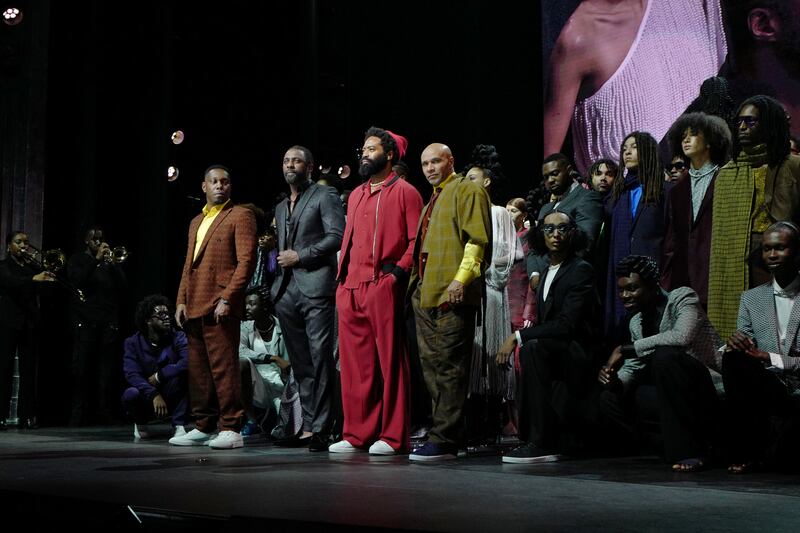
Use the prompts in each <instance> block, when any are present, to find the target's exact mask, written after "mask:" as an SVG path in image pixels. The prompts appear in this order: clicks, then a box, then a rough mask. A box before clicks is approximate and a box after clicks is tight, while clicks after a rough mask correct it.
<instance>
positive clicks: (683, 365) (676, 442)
mask: <svg viewBox="0 0 800 533" xmlns="http://www.w3.org/2000/svg"><path fill="white" fill-rule="evenodd" d="M647 385H653V386H654V387H655V392H656V403H655V405H652V404H651V405H650V406H641V405H635V402H637V401H640V399H642V398H646V397H647V395H639V394H637V388H638V387H641V386H647ZM600 410H601V412H602V415H603V417H604V419H605V421H606V422H607V423H608V424H609V425H610V427H611V429H612V431H613V432H615V433H616V437H617V439H618V440H619V442H621V443H630V442H635V441H636V440H638V435H637V423H636V415H635V413H636V412H638V413H643V412H644V413H647V412H648V411H650V412H652V411H655V413H653V414H655V415H656V416H657V418H658V420H659V425H660V428H661V436H662V438H663V441H664V454H665V457H666V459H667V461H670V462H675V461H680V460H682V459H688V458H692V457H705V456H707V455H708V453H709V450H710V445H711V441H712V438H713V436H714V435H715V433H716V431H715V429H716V428H717V427H718V420H719V413H720V411H719V401H718V399H717V395H716V390H715V389H714V383H713V382H712V381H711V374H709V372H708V369H707V368H706V367H705V366H704V365H703V363H701V362H700V361H698V360H697V359H695V358H694V357H692V356H690V355H688V354H687V353H686V352H685V351H683V350H682V349H680V348H676V347H667V346H662V347H658V348H656V350H655V353H654V354H653V355H652V356H650V358H649V362H648V364H647V366H646V367H645V370H644V371H642V373H641V374H639V375H638V376H637V379H636V383H635V384H633V385H632V386H631V387H630V388H629V389H628V390H627V391H626V392H625V393H623V392H622V390H621V389H619V390H605V391H603V393H602V394H601V395H600Z"/></svg>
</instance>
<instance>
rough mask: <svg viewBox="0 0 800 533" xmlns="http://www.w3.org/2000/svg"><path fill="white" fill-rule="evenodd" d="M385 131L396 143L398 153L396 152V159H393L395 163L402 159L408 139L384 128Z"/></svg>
mask: <svg viewBox="0 0 800 533" xmlns="http://www.w3.org/2000/svg"><path fill="white" fill-rule="evenodd" d="M386 133H388V134H389V135H391V136H392V139H394V142H395V144H396V145H397V152H398V153H397V160H396V161H395V163H396V162H397V161H399V160H400V159H403V156H404V155H406V148H408V139H406V138H405V137H403V136H402V135H398V134H396V133H392V132H391V131H389V130H386Z"/></svg>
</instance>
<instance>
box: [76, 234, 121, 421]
mask: <svg viewBox="0 0 800 533" xmlns="http://www.w3.org/2000/svg"><path fill="white" fill-rule="evenodd" d="M84 244H85V245H86V248H85V249H84V250H83V251H82V252H79V253H76V254H74V255H73V256H72V257H70V258H69V261H67V277H68V279H69V282H70V283H71V284H72V285H73V286H75V287H76V288H78V289H80V290H81V291H82V292H83V294H84V295H85V301H81V300H80V299H79V298H78V297H77V296H76V295H73V298H72V299H71V300H70V319H71V321H72V327H73V332H74V335H73V343H74V344H73V349H72V391H73V392H72V414H71V417H70V425H72V426H80V425H85V424H90V423H110V422H112V421H113V420H114V418H115V417H114V413H113V411H112V406H113V405H115V401H116V397H115V396H116V393H117V390H118V388H119V387H117V386H116V385H117V383H118V381H119V379H118V377H117V376H120V374H121V371H120V370H121V369H120V368H119V366H120V361H119V356H118V349H117V346H116V340H117V333H118V331H119V318H118V317H119V304H120V301H121V299H122V294H123V292H124V290H125V288H126V287H127V280H126V278H125V273H124V272H123V270H122V268H121V267H120V266H119V261H115V260H114V254H110V253H109V252H110V250H111V249H110V247H109V245H108V243H106V242H105V239H104V233H103V230H102V228H100V227H97V226H94V227H91V228H89V229H88V230H87V231H86V234H85V238H84Z"/></svg>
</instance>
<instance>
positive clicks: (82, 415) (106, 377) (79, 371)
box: [70, 321, 122, 426]
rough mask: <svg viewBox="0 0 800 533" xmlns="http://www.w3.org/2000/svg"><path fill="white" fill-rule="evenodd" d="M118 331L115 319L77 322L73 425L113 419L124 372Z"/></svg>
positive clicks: (74, 359)
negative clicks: (111, 320)
mask: <svg viewBox="0 0 800 533" xmlns="http://www.w3.org/2000/svg"><path fill="white" fill-rule="evenodd" d="M118 331H119V327H118V326H117V324H116V323H113V322H87V321H83V322H77V323H75V324H74V329H73V332H74V340H73V343H74V344H73V349H72V415H71V417H70V425H73V426H77V425H82V424H87V423H94V422H100V423H108V422H110V421H112V420H113V418H114V412H115V411H116V409H115V408H116V407H118V406H119V399H118V398H119V387H118V384H119V381H120V377H121V375H122V373H121V365H122V358H121V357H120V354H119V352H118V350H117V349H116V348H117V346H116V343H115V341H116V339H117V333H118Z"/></svg>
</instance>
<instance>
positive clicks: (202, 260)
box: [177, 203, 256, 319]
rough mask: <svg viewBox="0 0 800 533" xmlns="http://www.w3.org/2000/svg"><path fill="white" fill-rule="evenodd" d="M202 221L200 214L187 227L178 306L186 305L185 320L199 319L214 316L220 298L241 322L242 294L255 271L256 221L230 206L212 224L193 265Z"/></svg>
mask: <svg viewBox="0 0 800 533" xmlns="http://www.w3.org/2000/svg"><path fill="white" fill-rule="evenodd" d="M202 220H203V214H202V213H201V214H199V215H197V216H196V217H195V218H194V219H193V220H192V222H191V224H189V246H188V248H187V251H186V262H185V263H184V265H183V274H182V275H181V284H180V287H179V288H178V300H177V303H178V304H185V305H186V316H187V318H199V317H202V316H206V315H209V314H211V313H213V311H214V307H216V305H217V302H218V301H219V300H220V298H225V299H226V300H228V301H229V302H230V304H231V312H232V313H233V315H234V316H236V317H237V318H240V319H241V318H242V315H243V314H244V291H245V288H246V287H247V282H248V281H249V280H250V276H252V274H253V269H254V268H255V260H254V259H255V250H256V219H255V217H254V216H253V212H252V211H250V210H249V209H246V208H244V207H239V206H234V205H232V204H230V203H229V204H228V205H226V206H225V208H224V209H223V210H222V211H221V212H220V213H219V214H218V215H217V218H215V219H214V222H212V223H211V227H209V228H208V232H206V236H205V239H204V240H203V243H202V245H201V246H200V250H199V251H198V253H197V259H195V260H194V261H193V260H192V256H193V255H194V245H195V238H196V237H197V228H199V227H200V222H201V221H202Z"/></svg>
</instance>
